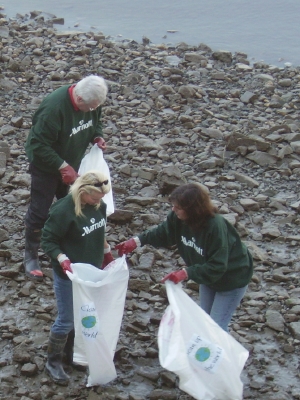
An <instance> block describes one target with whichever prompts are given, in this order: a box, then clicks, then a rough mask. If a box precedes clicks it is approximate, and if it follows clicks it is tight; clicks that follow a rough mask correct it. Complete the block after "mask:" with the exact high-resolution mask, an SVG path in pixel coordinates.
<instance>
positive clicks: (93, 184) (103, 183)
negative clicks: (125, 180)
mask: <svg viewBox="0 0 300 400" xmlns="http://www.w3.org/2000/svg"><path fill="white" fill-rule="evenodd" d="M107 184H108V179H107V180H106V181H103V182H97V183H85V184H84V185H81V186H80V188H82V187H84V186H94V187H97V188H100V187H101V186H103V185H107Z"/></svg>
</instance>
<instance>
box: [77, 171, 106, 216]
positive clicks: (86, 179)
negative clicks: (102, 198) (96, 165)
mask: <svg viewBox="0 0 300 400" xmlns="http://www.w3.org/2000/svg"><path fill="white" fill-rule="evenodd" d="M110 189H111V185H110V181H109V179H108V177H107V176H106V175H105V174H103V173H102V172H99V171H88V172H86V173H85V174H83V175H81V176H79V177H78V178H77V179H76V181H75V182H74V183H73V185H72V186H71V187H70V193H71V194H72V198H73V201H74V203H75V214H76V215H77V216H83V212H82V208H83V205H82V203H81V200H82V199H81V197H82V194H84V193H87V194H92V192H97V193H103V194H107V193H108V192H109V191H110ZM99 207H100V203H99V204H96V205H95V209H96V210H98V208H99Z"/></svg>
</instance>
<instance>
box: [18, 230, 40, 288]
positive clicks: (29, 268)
mask: <svg viewBox="0 0 300 400" xmlns="http://www.w3.org/2000/svg"><path fill="white" fill-rule="evenodd" d="M41 234H42V232H41V230H36V231H35V230H32V229H29V228H25V256H24V262H23V264H24V269H25V274H26V275H27V276H28V277H29V278H31V279H34V280H37V281H42V280H43V273H42V271H41V267H40V264H39V256H38V250H39V247H40V241H41Z"/></svg>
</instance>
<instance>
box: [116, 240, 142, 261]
mask: <svg viewBox="0 0 300 400" xmlns="http://www.w3.org/2000/svg"><path fill="white" fill-rule="evenodd" d="M136 248H137V244H136V241H135V240H134V239H133V238H131V239H129V240H126V242H121V243H119V244H117V245H116V246H115V249H116V250H118V254H119V256H120V257H121V256H122V255H123V254H128V253H131V252H132V251H133V250H134V249H136Z"/></svg>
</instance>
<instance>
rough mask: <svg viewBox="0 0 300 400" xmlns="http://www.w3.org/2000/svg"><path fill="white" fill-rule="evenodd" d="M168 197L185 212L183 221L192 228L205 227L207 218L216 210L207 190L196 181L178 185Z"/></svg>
mask: <svg viewBox="0 0 300 400" xmlns="http://www.w3.org/2000/svg"><path fill="white" fill-rule="evenodd" d="M169 199H170V201H171V202H172V203H175V205H177V206H178V207H180V208H182V209H183V210H184V211H185V212H186V215H187V219H186V220H185V221H184V222H185V223H186V224H187V225H189V226H190V227H191V228H192V229H193V230H199V229H202V228H203V227H205V225H206V224H207V222H208V220H209V218H211V217H213V216H214V215H215V214H216V213H217V212H218V210H217V207H215V206H214V204H213V203H212V201H211V199H210V197H209V194H208V191H207V190H206V189H205V188H204V187H203V186H201V185H200V184H198V183H187V184H185V185H182V186H179V187H178V188H176V189H175V190H173V192H172V193H171V195H170V197H169Z"/></svg>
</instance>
